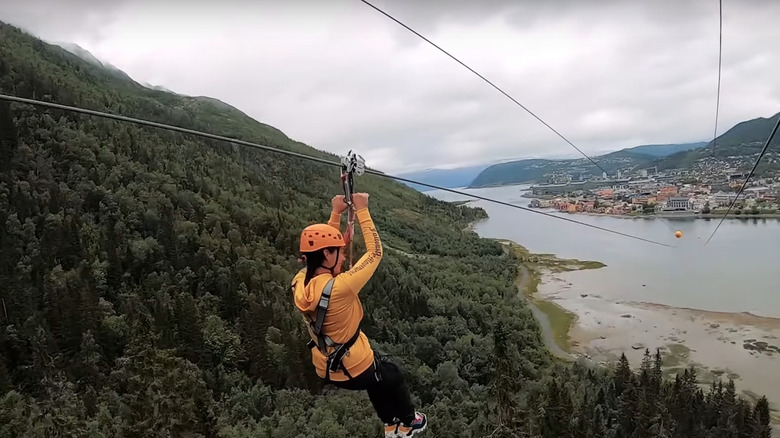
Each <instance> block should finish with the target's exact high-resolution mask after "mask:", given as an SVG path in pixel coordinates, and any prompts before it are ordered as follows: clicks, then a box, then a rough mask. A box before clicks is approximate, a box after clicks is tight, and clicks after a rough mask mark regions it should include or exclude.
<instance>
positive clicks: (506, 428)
mask: <svg viewBox="0 0 780 438" xmlns="http://www.w3.org/2000/svg"><path fill="white" fill-rule="evenodd" d="M0 92H2V93H5V94H13V95H17V96H21V97H28V98H36V99H42V100H49V101H54V102H57V103H62V104H68V105H77V106H81V107H86V108H90V109H97V110H103V111H108V112H112V113H121V114H123V115H128V116H132V117H139V118H145V119H151V120H154V121H158V122H162V123H168V124H174V125H177V126H182V127H186V128H191V129H199V130H206V131H209V132H213V133H216V134H221V135H227V136H232V137H235V138H240V139H243V140H247V141H254V142H258V143H263V144H267V145H271V146H275V147H278V148H282V149H288V150H295V151H297V152H301V153H306V154H310V155H317V156H320V157H326V158H329V159H333V160H335V159H337V157H334V156H332V155H330V154H327V153H324V152H322V151H317V150H315V149H313V148H310V147H308V146H306V145H303V144H301V143H298V142H295V141H293V140H291V139H289V138H288V137H287V136H286V135H284V134H283V133H282V132H280V131H279V130H277V129H275V128H273V127H270V126H267V125H263V124H261V123H258V122H256V121H254V120H252V119H250V118H249V117H248V116H246V115H245V114H243V113H241V112H240V111H238V110H236V109H234V108H232V107H229V106H227V105H225V104H223V103H221V102H218V101H215V100H213V99H207V98H190V97H184V96H179V95H175V94H171V93H166V92H163V91H158V90H152V89H148V88H145V87H143V86H141V85H139V84H136V83H134V82H132V81H131V80H129V79H127V78H126V77H123V76H122V75H117V74H116V73H114V72H112V71H109V70H105V69H103V68H101V67H100V66H97V65H94V64H90V63H87V62H85V61H83V60H81V59H79V58H78V57H76V56H74V55H73V54H71V53H69V52H67V51H65V50H62V49H60V48H58V47H55V46H49V45H47V44H45V43H43V42H41V41H39V40H37V39H35V38H33V37H31V36H29V35H26V34H23V33H22V32H20V31H19V30H18V29H16V28H14V27H11V26H8V25H5V24H2V23H0ZM369 164H370V163H369ZM356 189H357V190H359V191H366V192H368V193H370V195H371V197H370V204H369V205H370V209H371V212H372V217H373V218H374V220H375V223H376V225H377V228H378V231H379V233H380V236H381V238H382V239H383V243H384V244H385V245H386V247H387V250H386V256H385V258H384V259H383V260H382V263H381V265H380V267H379V269H378V270H377V272H376V275H375V276H374V277H373V278H372V279H371V281H370V282H369V284H368V286H367V287H366V288H365V289H364V290H363V291H362V292H361V299H362V301H363V304H364V307H365V319H364V323H363V330H364V331H365V333H366V334H367V335H368V337H369V339H371V341H372V344H373V345H374V347H376V348H379V349H381V350H384V351H386V352H388V353H390V354H392V355H394V356H395V357H396V358H397V360H398V362H399V363H400V364H401V365H402V366H403V367H404V369H405V370H407V371H408V378H409V381H410V388H411V389H412V392H413V396H414V399H415V401H416V402H417V404H418V408H419V409H420V410H422V411H423V412H425V413H426V414H428V416H429V419H430V421H431V424H430V429H429V430H428V431H427V432H426V434H427V435H428V436H431V437H434V436H438V437H441V436H446V437H450V436H458V437H486V436H492V437H509V436H530V437H633V436H636V437H650V436H669V437H671V436H673V437H735V436H738V437H746V438H763V437H768V436H769V435H768V430H769V429H768V422H769V412H768V405H767V403H766V400H765V399H762V400H760V401H759V402H758V403H757V404H755V405H754V404H751V403H749V402H747V401H745V400H742V399H741V398H739V397H737V396H736V393H735V389H734V388H733V386H731V385H726V384H724V385H723V387H720V386H715V387H714V391H712V392H710V391H706V392H705V391H702V390H701V389H700V388H699V387H698V386H697V385H696V382H695V376H693V375H691V374H689V373H687V372H686V374H685V375H684V376H680V378H679V379H678V380H676V381H672V382H666V383H663V382H662V381H661V378H660V372H659V365H660V364H659V363H658V360H659V359H658V358H656V361H655V363H653V361H651V360H650V357H649V356H648V358H647V360H646V362H645V363H643V364H642V367H641V369H640V370H638V371H637V372H636V373H632V372H631V371H630V370H629V369H628V367H627V365H628V364H627V363H626V362H625V361H622V362H621V363H620V364H618V367H617V371H616V372H613V371H610V370H608V369H605V368H587V367H585V366H584V365H581V364H576V365H574V366H571V365H561V364H554V363H553V362H552V359H551V358H550V356H549V355H548V353H547V352H546V350H545V349H544V347H543V344H542V342H541V339H540V335H539V329H538V326H537V324H536V322H535V320H534V319H533V316H532V314H531V312H530V311H529V310H528V309H527V308H526V307H525V306H524V305H523V302H522V300H521V298H519V297H518V294H517V290H516V286H515V284H514V282H515V279H516V274H517V272H518V265H517V263H518V261H517V260H515V259H513V258H512V256H511V255H508V254H507V253H505V251H504V249H503V248H502V246H501V245H500V244H498V243H497V242H494V241H492V240H487V239H480V238H478V237H477V236H476V235H475V234H474V233H471V232H467V231H463V229H464V228H465V227H466V225H467V224H468V223H470V222H472V221H474V220H478V219H480V218H484V217H485V212H484V211H483V210H480V209H474V208H469V207H458V206H455V205H453V204H450V203H445V202H442V201H437V200H435V199H433V198H430V197H427V196H425V195H423V194H421V193H418V192H416V191H415V190H413V189H411V188H409V187H406V186H404V185H402V184H399V183H396V182H393V181H390V180H387V179H383V178H380V177H376V176H372V175H363V176H360V177H357V178H356ZM339 191H340V186H339V184H338V179H337V171H336V169H335V168H333V167H329V166H326V165H324V164H313V163H311V162H308V161H306V162H304V161H300V160H299V159H297V158H290V157H288V156H285V155H281V154H276V153H269V152H263V151H258V150H254V149H247V148H243V147H238V146H235V145H227V144H223V143H219V142H215V141H210V140H203V139H201V138H196V137H194V136H189V135H182V134H179V133H172V132H167V131H163V130H159V129H151V128H141V127H138V126H136V125H131V124H126V123H120V122H116V121H110V120H106V119H98V118H94V117H88V116H81V115H76V114H72V113H68V112H64V111H60V110H46V109H42V108H40V107H32V106H28V105H19V104H11V105H9V104H8V103H7V102H4V101H0V301H1V302H2V309H0V353H2V355H1V356H0V438H6V437H33V436H35V437H37V436H68V437H171V436H172V437H225V438H227V437H266V438H271V437H273V438H294V437H318V438H330V437H334V438H335V437H344V436H354V437H374V436H380V427H379V424H378V420H377V419H376V417H375V414H374V413H373V410H372V408H371V405H370V403H369V402H368V397H367V395H366V394H365V393H355V392H347V391H343V390H334V389H333V388H332V387H329V386H324V385H323V384H322V382H321V381H320V380H319V379H318V378H317V376H316V375H315V374H314V372H313V368H312V366H311V363H310V352H309V350H308V349H307V348H306V346H305V343H306V340H307V337H306V332H305V329H304V327H303V324H302V320H301V317H300V315H299V314H298V313H297V312H296V311H295V308H294V306H293V303H292V297H291V292H290V288H289V284H290V280H291V279H292V276H293V274H294V273H295V272H296V271H297V270H298V269H300V265H299V264H298V262H297V260H296V259H297V245H298V235H299V233H300V230H301V229H302V228H303V227H305V226H306V225H308V224H310V223H312V222H322V221H326V220H327V218H328V213H329V210H330V203H329V201H330V199H331V197H332V196H333V195H335V194H338V193H339ZM356 237H357V238H358V240H357V242H356V250H357V251H362V250H363V249H364V245H363V243H362V242H361V241H360V233H359V232H357V233H356ZM453 431H455V434H456V435H453Z"/></svg>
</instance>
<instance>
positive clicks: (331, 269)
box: [322, 248, 341, 277]
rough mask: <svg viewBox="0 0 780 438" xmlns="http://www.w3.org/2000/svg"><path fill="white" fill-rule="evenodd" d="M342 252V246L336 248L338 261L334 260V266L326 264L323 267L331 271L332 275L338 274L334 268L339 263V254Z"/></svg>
mask: <svg viewBox="0 0 780 438" xmlns="http://www.w3.org/2000/svg"><path fill="white" fill-rule="evenodd" d="M340 252H341V248H336V261H335V262H333V266H331V267H330V268H329V267H327V266H325V265H323V266H322V267H323V268H325V269H327V270H329V271H330V275H332V276H334V277H335V276H336V273H335V272H334V270H335V269H336V266H337V265H338V264H339V254H340Z"/></svg>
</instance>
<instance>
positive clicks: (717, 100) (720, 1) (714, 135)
mask: <svg viewBox="0 0 780 438" xmlns="http://www.w3.org/2000/svg"><path fill="white" fill-rule="evenodd" d="M718 14H719V16H720V21H719V25H718V92H717V94H716V95H715V96H716V97H715V130H714V132H713V133H712V149H711V151H712V156H713V157H714V156H715V143H716V141H717V139H718V116H719V115H720V76H721V71H722V70H723V0H718Z"/></svg>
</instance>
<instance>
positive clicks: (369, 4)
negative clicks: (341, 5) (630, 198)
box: [360, 0, 615, 181]
mask: <svg viewBox="0 0 780 438" xmlns="http://www.w3.org/2000/svg"><path fill="white" fill-rule="evenodd" d="M360 1H361V2H363V3H365V4H367V5H368V6H370V7H371V8H373V9H374V10H376V11H377V12H379V13H380V14H382V15H384V16H385V17H387V18H389V19H391V20H393V21H395V22H396V23H398V24H399V25H401V26H402V27H403V28H405V29H406V30H408V31H409V32H411V33H413V34H415V35H417V36H418V37H420V38H421V39H423V40H424V41H425V42H427V43H428V44H430V45H432V46H433V47H435V48H437V49H439V51H441V52H442V53H444V54H445V55H447V56H449V57H450V58H452V59H453V60H454V61H455V62H457V63H458V64H460V65H462V66H463V67H465V68H466V69H467V70H469V71H470V72H472V73H474V74H475V75H477V76H478V77H479V78H480V79H482V80H483V81H485V83H487V84H488V85H490V86H491V87H493V88H495V89H496V90H497V91H498V92H499V93H501V94H503V95H504V96H506V97H507V98H508V99H509V100H511V101H512V102H514V103H515V104H516V105H517V106H519V107H520V108H522V109H524V110H525V111H526V112H527V113H528V114H530V115H531V116H533V117H534V118H535V119H536V120H538V121H540V122H541V123H542V124H543V125H544V126H546V127H547V128H549V129H550V130H551V131H552V132H554V133H555V134H556V135H558V137H560V138H562V139H563V141H565V142H566V143H568V144H569V145H570V146H571V147H573V148H574V149H576V150H577V152H579V153H580V154H582V156H583V157H585V158H587V159H588V161H590V162H591V163H593V165H595V166H596V167H598V168H599V169H600V170H601V171H602V172H604V173H605V174H606V175H607V178H609V179H611V180H612V181H615V180H614V179H613V178H612V177H610V176H609V172H607V171H606V170H604V168H603V167H601V165H599V164H598V163H597V162H595V161H593V159H592V158H590V157H589V156H588V155H586V154H585V152H582V150H580V148H578V147H577V146H575V145H574V143H572V142H571V141H569V139H568V138H566V137H564V136H563V134H561V133H560V132H558V131H557V130H555V128H553V127H552V126H550V125H549V124H548V123H547V122H545V121H544V120H542V119H541V117H539V116H537V115H536V114H534V112H533V111H531V110H530V109H528V108H527V107H526V106H525V105H523V104H522V103H520V102H518V101H517V99H515V98H514V97H512V96H510V95H509V94H508V93H507V92H506V91H504V90H502V89H501V88H499V87H498V86H497V85H496V84H494V83H493V82H490V81H489V80H488V79H487V78H486V77H484V76H482V75H481V74H479V73H477V72H476V71H475V70H474V69H473V68H471V67H469V66H468V65H466V64H465V63H464V62H463V61H461V60H460V59H458V58H456V57H455V56H453V55H452V54H450V53H449V52H447V51H446V50H444V49H442V48H441V47H439V46H438V45H437V44H436V43H434V42H433V41H431V40H429V39H428V38H426V37H424V36H422V35H421V34H420V33H419V32H417V31H416V30H414V29H412V28H411V27H409V26H407V25H406V24H404V23H402V22H401V21H400V20H398V19H396V18H395V17H393V16H392V15H390V14H388V13H387V12H385V11H383V10H382V9H380V8H378V7H377V6H374V5H373V4H371V3H369V2H367V1H366V0H360Z"/></svg>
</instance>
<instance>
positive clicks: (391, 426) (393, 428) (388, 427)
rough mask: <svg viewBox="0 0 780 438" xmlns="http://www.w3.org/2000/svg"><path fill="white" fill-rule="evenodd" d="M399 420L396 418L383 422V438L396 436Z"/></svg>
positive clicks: (396, 437) (395, 437)
mask: <svg viewBox="0 0 780 438" xmlns="http://www.w3.org/2000/svg"><path fill="white" fill-rule="evenodd" d="M400 424H401V422H400V421H398V419H396V422H395V423H384V425H385V438H398V437H399V436H400V435H398V425H400Z"/></svg>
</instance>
